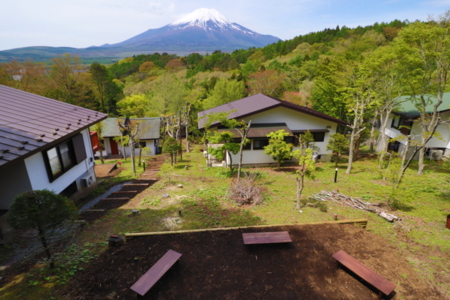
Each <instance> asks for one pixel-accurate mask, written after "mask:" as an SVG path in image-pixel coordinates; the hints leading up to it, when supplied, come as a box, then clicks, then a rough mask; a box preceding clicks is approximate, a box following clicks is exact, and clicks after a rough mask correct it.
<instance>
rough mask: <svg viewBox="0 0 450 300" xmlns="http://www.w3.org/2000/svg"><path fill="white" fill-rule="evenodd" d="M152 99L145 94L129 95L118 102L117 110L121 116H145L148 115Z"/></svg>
mask: <svg viewBox="0 0 450 300" xmlns="http://www.w3.org/2000/svg"><path fill="white" fill-rule="evenodd" d="M150 107H151V101H150V100H149V99H148V97H147V96H146V95H144V94H134V95H130V96H127V97H125V98H123V99H122V100H120V101H119V102H117V110H118V111H119V114H120V115H121V116H126V117H135V118H143V117H145V116H146V115H147V112H148V111H149V108H150Z"/></svg>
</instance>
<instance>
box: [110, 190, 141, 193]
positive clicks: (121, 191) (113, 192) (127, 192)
mask: <svg viewBox="0 0 450 300" xmlns="http://www.w3.org/2000/svg"><path fill="white" fill-rule="evenodd" d="M137 192H138V191H135V190H133V191H118V192H113V194H126V193H137Z"/></svg>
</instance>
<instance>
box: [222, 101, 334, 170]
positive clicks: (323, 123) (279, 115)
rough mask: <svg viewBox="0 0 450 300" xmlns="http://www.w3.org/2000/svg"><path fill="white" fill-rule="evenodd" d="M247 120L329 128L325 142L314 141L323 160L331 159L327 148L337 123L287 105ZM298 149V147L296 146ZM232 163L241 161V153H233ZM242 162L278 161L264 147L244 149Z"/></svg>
mask: <svg viewBox="0 0 450 300" xmlns="http://www.w3.org/2000/svg"><path fill="white" fill-rule="evenodd" d="M244 120H245V121H246V122H249V121H250V120H251V121H252V123H286V125H287V126H288V128H289V129H291V130H307V129H310V130H313V129H324V130H325V129H327V130H329V132H326V133H325V138H324V141H323V142H314V144H315V146H316V147H318V150H317V152H318V154H319V155H321V159H320V160H321V161H329V160H330V159H331V155H332V153H331V151H328V150H327V149H326V147H327V145H328V141H329V139H330V136H331V135H332V134H334V133H336V130H337V124H336V123H334V122H332V121H328V120H324V119H321V118H318V117H315V116H311V115H308V114H305V113H302V112H298V111H294V110H292V109H289V108H285V107H277V108H274V109H271V110H268V111H264V112H261V113H258V114H254V115H252V116H250V117H246V118H244ZM295 149H298V148H294V150H295ZM231 158H232V163H233V165H236V164H238V163H239V154H236V155H233V154H231ZM226 162H227V164H229V163H230V160H229V157H228V156H227V159H226ZM242 163H243V164H244V165H251V164H273V163H276V161H275V160H273V159H272V157H271V156H269V155H267V154H264V150H263V149H258V150H244V151H243V158H242Z"/></svg>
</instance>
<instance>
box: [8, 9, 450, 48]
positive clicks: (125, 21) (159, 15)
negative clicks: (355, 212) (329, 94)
mask: <svg viewBox="0 0 450 300" xmlns="http://www.w3.org/2000/svg"><path fill="white" fill-rule="evenodd" d="M202 7H204V8H214V9H216V10H218V11H219V12H220V13H221V14H223V15H224V16H225V17H227V18H228V19H229V20H230V21H232V22H235V23H238V24H240V25H242V26H244V27H247V28H249V29H251V30H253V31H256V32H258V33H261V34H271V35H274V36H277V37H279V38H281V39H283V40H286V39H291V38H293V37H295V36H298V35H302V34H306V33H309V32H313V31H319V30H322V29H324V28H335V27H336V25H339V26H343V25H345V26H347V27H356V26H358V25H361V26H365V25H371V24H373V23H375V22H383V21H384V22H390V21H392V20H394V19H399V20H406V19H407V20H409V21H414V20H422V21H425V20H427V19H428V18H429V16H437V15H442V14H444V13H445V12H446V11H447V10H449V9H450V0H378V1H373V0H329V1H325V0H226V1H222V0H216V1H211V0H208V1H206V0H189V1H186V0H172V1H171V0H161V1H160V0H150V1H148V0H39V1H36V0H15V1H3V3H2V6H1V10H2V14H1V15H2V16H1V18H0V50H7V49H13V48H20V47H27V46H55V47H60V46H67V47H75V48H85V47H89V46H99V45H103V44H106V43H109V44H113V43H118V42H122V41H124V40H126V39H128V38H131V37H133V36H135V35H137V34H140V33H142V32H144V31H146V30H148V29H154V28H159V27H162V26H164V25H167V24H169V23H171V22H173V21H175V20H177V19H179V18H181V17H183V16H184V15H186V14H189V13H191V12H192V11H194V10H195V9H197V8H202Z"/></svg>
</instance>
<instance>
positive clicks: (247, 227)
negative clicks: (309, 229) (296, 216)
mask: <svg viewBox="0 0 450 300" xmlns="http://www.w3.org/2000/svg"><path fill="white" fill-rule="evenodd" d="M324 224H330V225H333V224H352V225H356V224H361V225H364V224H367V219H356V220H341V221H325V222H305V223H298V224H295V225H292V224H273V225H256V226H239V227H219V228H209V229H190V230H175V231H151V232H131V233H125V234H124V235H125V237H127V238H133V237H138V236H149V235H164V234H177V233H192V232H207V231H221V230H222V231H223V230H236V229H240V230H243V229H245V230H246V229H249V228H251V229H254V228H273V227H287V226H302V225H324Z"/></svg>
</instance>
